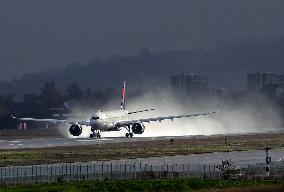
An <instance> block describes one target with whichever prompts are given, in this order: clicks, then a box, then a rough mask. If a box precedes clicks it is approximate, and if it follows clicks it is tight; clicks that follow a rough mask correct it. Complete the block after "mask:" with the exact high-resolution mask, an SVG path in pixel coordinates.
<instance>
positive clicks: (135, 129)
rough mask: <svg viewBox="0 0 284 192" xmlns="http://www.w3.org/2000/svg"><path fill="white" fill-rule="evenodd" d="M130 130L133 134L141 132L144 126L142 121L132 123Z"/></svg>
mask: <svg viewBox="0 0 284 192" xmlns="http://www.w3.org/2000/svg"><path fill="white" fill-rule="evenodd" d="M131 130H132V132H133V133H134V134H142V133H143V132H144V130H145V126H144V124H143V123H134V124H133V125H132V126H131Z"/></svg>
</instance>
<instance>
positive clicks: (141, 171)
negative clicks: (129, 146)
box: [139, 162, 142, 179]
mask: <svg viewBox="0 0 284 192" xmlns="http://www.w3.org/2000/svg"><path fill="white" fill-rule="evenodd" d="M139 169H140V170H139V171H140V176H141V179H142V163H141V162H140V168H139Z"/></svg>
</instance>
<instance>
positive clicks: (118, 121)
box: [11, 81, 219, 138]
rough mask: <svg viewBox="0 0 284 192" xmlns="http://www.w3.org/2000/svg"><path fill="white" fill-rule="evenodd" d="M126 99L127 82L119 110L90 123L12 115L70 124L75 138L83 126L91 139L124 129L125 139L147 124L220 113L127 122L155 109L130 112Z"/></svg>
mask: <svg viewBox="0 0 284 192" xmlns="http://www.w3.org/2000/svg"><path fill="white" fill-rule="evenodd" d="M125 99H126V81H124V83H123V87H122V98H121V105H120V109H119V110H114V111H100V110H98V111H97V112H95V113H94V114H93V115H91V117H90V120H89V121H76V120H63V119H36V118H27V117H24V118H18V117H15V116H13V115H11V116H12V117H13V118H14V119H18V120H20V121H37V122H49V123H54V124H57V123H63V124H69V125H70V127H69V132H70V134H71V135H73V136H79V135H81V133H82V126H88V127H91V131H92V133H91V134H90V138H101V134H100V132H106V131H120V130H121V129H122V128H125V129H126V130H127V133H126V134H125V137H133V136H134V134H142V133H143V132H144V131H145V125H144V124H145V123H150V122H154V121H159V122H161V121H163V120H172V121H173V120H174V119H178V118H185V117H196V116H206V115H210V114H214V113H217V112H219V111H212V112H207V113H198V114H185V115H172V116H161V117H151V118H142V119H134V120H127V117H128V116H129V115H131V114H136V113H142V112H146V111H152V110H154V109H145V110H139V111H133V112H128V111H127V110H126V108H125Z"/></svg>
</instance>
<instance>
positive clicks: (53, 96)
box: [39, 82, 63, 111]
mask: <svg viewBox="0 0 284 192" xmlns="http://www.w3.org/2000/svg"><path fill="white" fill-rule="evenodd" d="M40 90H41V94H40V96H39V100H40V102H41V105H42V107H43V109H44V110H47V111H49V110H50V108H52V107H59V106H61V105H62V102H63V98H62V95H61V93H60V91H59V90H58V89H57V88H56V87H55V83H54V82H48V83H45V84H44V85H43V87H42V88H41V89H40Z"/></svg>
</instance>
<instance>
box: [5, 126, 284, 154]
mask: <svg viewBox="0 0 284 192" xmlns="http://www.w3.org/2000/svg"><path fill="white" fill-rule="evenodd" d="M270 133H271V134H275V133H284V128H281V129H278V130H275V131H271V130H270V131H262V132H245V133H239V134H227V135H210V136H209V137H210V138H213V137H220V138H223V137H224V136H239V135H250V134H251V135H254V134H270ZM207 137H208V136H205V135H188V136H162V137H133V138H125V137H104V138H102V139H90V138H62V137H60V138H56V137H45V138H30V139H12V140H11V139H9V140H4V139H2V140H0V149H23V148H45V147H57V146H76V145H91V144H107V143H122V142H124V143H125V142H137V141H157V140H170V139H191V138H195V139H201V138H207Z"/></svg>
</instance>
